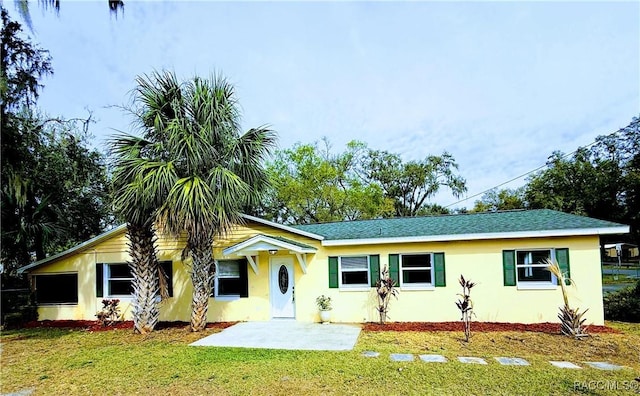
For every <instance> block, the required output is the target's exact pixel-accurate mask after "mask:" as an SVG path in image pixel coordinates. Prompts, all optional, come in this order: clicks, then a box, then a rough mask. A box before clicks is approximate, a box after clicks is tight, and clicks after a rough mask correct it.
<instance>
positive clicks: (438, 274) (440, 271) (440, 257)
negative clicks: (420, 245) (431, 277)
mask: <svg viewBox="0 0 640 396" xmlns="http://www.w3.org/2000/svg"><path fill="white" fill-rule="evenodd" d="M433 267H434V271H435V282H436V287H441V286H446V285H447V279H446V274H445V270H444V253H434V254H433Z"/></svg>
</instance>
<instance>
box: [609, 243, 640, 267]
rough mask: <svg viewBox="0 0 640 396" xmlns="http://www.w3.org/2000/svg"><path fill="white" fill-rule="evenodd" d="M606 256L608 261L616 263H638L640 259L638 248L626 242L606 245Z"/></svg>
mask: <svg viewBox="0 0 640 396" xmlns="http://www.w3.org/2000/svg"><path fill="white" fill-rule="evenodd" d="M604 255H605V260H606V261H615V262H629V261H638V258H640V252H639V250H638V246H637V245H633V244H631V243H624V242H618V243H607V244H605V245H604Z"/></svg>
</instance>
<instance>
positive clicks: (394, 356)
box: [389, 353, 413, 362]
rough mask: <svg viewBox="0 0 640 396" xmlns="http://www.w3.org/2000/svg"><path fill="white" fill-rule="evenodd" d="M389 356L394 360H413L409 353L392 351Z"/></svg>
mask: <svg viewBox="0 0 640 396" xmlns="http://www.w3.org/2000/svg"><path fill="white" fill-rule="evenodd" d="M389 357H390V358H391V360H392V361H394V362H413V355H412V354H410V353H392V354H391V355H389Z"/></svg>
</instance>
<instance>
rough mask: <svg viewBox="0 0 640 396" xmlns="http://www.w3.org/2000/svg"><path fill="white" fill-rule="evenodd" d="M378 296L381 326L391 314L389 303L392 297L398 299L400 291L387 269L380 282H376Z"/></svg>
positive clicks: (383, 272) (383, 271) (384, 270)
mask: <svg viewBox="0 0 640 396" xmlns="http://www.w3.org/2000/svg"><path fill="white" fill-rule="evenodd" d="M376 294H377V296H378V307H377V310H378V313H379V314H380V324H384V323H385V322H386V321H387V312H389V301H390V300H391V296H393V297H395V298H398V289H396V281H394V280H393V279H392V278H391V277H390V276H389V270H387V267H385V268H384V269H383V270H382V276H381V277H380V280H378V281H377V282H376Z"/></svg>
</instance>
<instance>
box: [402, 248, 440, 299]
mask: <svg viewBox="0 0 640 396" xmlns="http://www.w3.org/2000/svg"><path fill="white" fill-rule="evenodd" d="M404 256H429V262H430V263H431V265H430V266H428V267H409V268H407V271H411V270H420V269H422V270H424V269H426V270H430V271H431V282H430V283H406V284H405V283H404V281H403V279H404V277H403V276H402V275H403V271H404V268H403V263H404V259H403V258H404ZM433 260H434V255H433V252H417V253H405V254H400V258H399V261H400V265H399V267H400V268H399V271H400V274H399V275H398V277H399V278H400V279H399V280H400V285H399V286H400V289H403V290H435V288H436V284H435V268H434V262H433Z"/></svg>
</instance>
